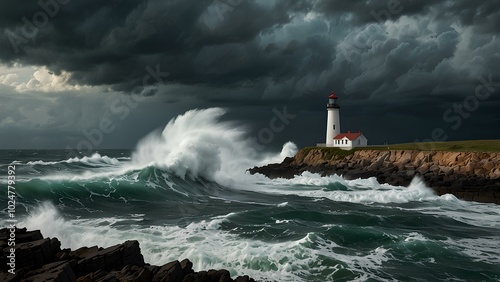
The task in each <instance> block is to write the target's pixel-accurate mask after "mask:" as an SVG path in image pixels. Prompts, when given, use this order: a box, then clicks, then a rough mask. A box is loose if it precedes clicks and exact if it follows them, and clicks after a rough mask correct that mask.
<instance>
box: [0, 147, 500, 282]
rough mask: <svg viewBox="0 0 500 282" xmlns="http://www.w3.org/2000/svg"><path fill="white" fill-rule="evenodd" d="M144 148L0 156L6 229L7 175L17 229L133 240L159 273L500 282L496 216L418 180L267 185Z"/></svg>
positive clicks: (90, 240) (73, 239)
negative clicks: (180, 263) (171, 268)
mask: <svg viewBox="0 0 500 282" xmlns="http://www.w3.org/2000/svg"><path fill="white" fill-rule="evenodd" d="M146 143H147V144H149V145H144V144H142V145H139V146H138V149H137V150H134V151H123V150H103V151H100V152H99V153H95V154H93V155H91V156H89V157H72V156H68V155H67V152H65V151H57V150H22V151H19V150H3V151H0V175H1V176H0V186H1V187H2V189H1V191H3V192H2V194H1V195H0V206H1V207H2V213H1V219H0V222H1V223H2V226H6V225H7V221H6V220H7V219H8V217H7V193H6V186H7V166H8V165H9V164H13V165H15V172H16V184H15V188H16V191H17V203H16V219H17V220H18V226H19V227H27V228H28V229H32V230H33V229H40V230H41V231H42V233H43V234H44V235H45V236H48V237H57V238H59V239H60V240H61V241H62V245H63V246H62V247H69V248H78V247H81V246H83V245H86V246H92V245H99V246H102V247H106V246H111V245H113V244H118V243H121V242H123V241H125V240H129V239H134V240H138V241H139V242H140V246H141V249H142V253H143V254H144V257H145V259H146V261H147V262H149V263H151V264H156V265H158V264H163V263H166V262H169V261H172V260H176V259H183V258H189V259H190V260H191V261H193V263H194V268H195V269H197V270H207V269H211V268H217V269H219V268H225V269H228V270H230V271H231V273H232V274H233V275H236V274H238V275H242V274H248V275H250V276H252V277H255V278H256V279H259V280H261V281H499V280H500V252H499V248H498V246H499V245H500V209H499V207H498V206H497V205H493V204H481V203H474V202H464V201H460V200H458V199H456V198H455V197H453V196H451V195H444V196H436V195H434V194H433V193H432V191H431V190H430V189H428V188H426V187H425V185H424V184H422V183H421V182H419V181H418V180H417V179H416V180H414V182H413V183H412V184H411V185H410V187H395V186H390V185H385V184H382V185H381V184H379V183H377V182H376V180H375V179H365V180H362V179H358V180H351V181H347V180H344V179H343V178H342V177H339V176H333V177H326V178H322V177H319V176H318V175H314V174H309V173H305V174H304V175H302V176H298V177H296V178H295V179H291V180H285V179H276V180H269V179H267V178H265V177H263V176H259V175H254V176H251V175H248V174H246V173H245V171H244V169H243V170H242V168H241V167H240V166H237V165H235V164H233V161H234V159H232V158H228V157H227V156H224V152H222V151H221V150H220V149H217V148H216V149H214V148H212V147H207V148H205V147H204V146H199V147H196V148H193V147H190V148H191V149H192V151H195V152H197V154H196V155H195V158H194V159H196V158H199V156H200V152H201V154H202V156H203V158H202V159H198V160H197V161H194V162H193V161H192V160H193V158H188V157H189V156H190V155H189V154H190V152H186V151H185V150H184V151H181V152H179V153H178V154H175V155H171V154H170V153H172V150H167V151H168V153H169V154H167V155H168V156H167V157H165V158H166V161H165V162H161V161H158V159H151V160H149V161H148V158H150V157H149V156H150V155H151V154H158V155H160V157H162V155H161V154H162V151H161V150H158V151H155V150H154V149H153V150H152V151H153V153H151V154H148V153H147V152H146V151H148V150H146V149H145V148H147V147H149V148H150V147H151V146H152V145H151V142H149V143H148V142H146ZM141 146H142V147H141ZM141 148H142V149H141ZM153 148H154V146H153ZM192 151H191V152H192ZM212 151H216V152H217V154H218V155H217V154H216V155H217V156H220V157H219V158H213V155H210V154H209V152H212ZM203 154H204V155H203ZM186 158H187V159H186ZM244 163H245V162H244ZM245 164H246V163H245Z"/></svg>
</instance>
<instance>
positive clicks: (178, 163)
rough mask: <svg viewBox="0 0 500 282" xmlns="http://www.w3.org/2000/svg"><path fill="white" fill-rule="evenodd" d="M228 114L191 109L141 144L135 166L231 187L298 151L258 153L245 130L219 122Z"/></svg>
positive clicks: (287, 148) (290, 148)
mask: <svg viewBox="0 0 500 282" xmlns="http://www.w3.org/2000/svg"><path fill="white" fill-rule="evenodd" d="M224 113H225V111H224V110H223V109H220V108H209V109H204V110H191V111H188V112H186V113H185V114H183V115H180V116H178V117H176V118H175V119H172V120H171V121H170V122H169V123H168V124H167V126H166V127H165V129H164V130H163V131H162V132H161V133H160V132H152V133H151V134H149V135H148V136H146V137H145V138H144V139H142V140H141V141H140V142H139V144H138V145H137V148H136V150H135V152H134V154H133V155H132V163H133V164H134V165H137V166H138V167H144V166H155V167H158V168H161V169H165V170H167V171H170V172H173V173H174V174H176V175H177V176H179V177H181V178H186V177H188V178H190V179H197V178H204V179H207V180H215V181H217V182H218V183H220V184H226V185H227V184H228V183H230V182H231V183H232V182H233V181H234V180H235V179H240V178H242V177H244V174H245V171H246V170H247V169H248V168H250V167H252V166H255V165H259V164H264V163H268V162H281V161H282V160H283V159H284V158H285V157H291V156H293V155H295V153H296V152H297V146H296V145H295V144H293V143H292V142H287V143H286V144H285V145H284V146H283V150H282V151H281V152H280V153H279V154H274V155H271V154H264V153H263V152H262V154H258V152H257V150H256V149H255V148H256V147H257V145H256V144H255V143H254V141H252V139H250V138H248V134H247V133H246V132H245V131H244V130H243V128H242V127H238V126H236V125H235V124H234V123H231V122H221V121H220V120H219V119H220V117H221V116H222V115H223V114H224Z"/></svg>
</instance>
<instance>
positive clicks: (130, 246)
mask: <svg viewBox="0 0 500 282" xmlns="http://www.w3.org/2000/svg"><path fill="white" fill-rule="evenodd" d="M12 236H13V235H12ZM12 236H11V230H9V229H1V230H0V245H1V247H2V255H1V258H2V259H1V267H0V268H1V270H2V271H1V273H0V281H37V282H38V281H39V282H42V281H47V282H48V281H58V282H65V281H81V282H90V281H138V282H141V281H165V282H167V281H170V282H176V281H179V282H198V281H199V282H202V281H203V282H212V281H214V282H230V281H236V282H250V281H254V280H253V279H252V278H249V277H248V276H239V277H237V278H236V279H235V280H233V279H231V275H230V274H229V271H227V270H224V269H222V270H209V271H199V272H195V271H194V270H193V269H192V267H193V263H192V262H190V261H189V260H188V259H185V260H183V261H181V262H179V261H173V262H169V263H167V264H165V265H163V266H155V265H149V264H146V263H144V258H143V256H142V254H141V250H140V248H139V242H137V241H126V242H125V243H123V244H119V245H116V246H112V247H109V248H99V247H97V246H94V247H82V248H80V249H78V250H74V251H72V250H70V249H62V250H61V248H60V247H61V242H60V241H59V240H58V239H57V238H43V236H42V234H41V233H40V231H38V230H36V231H26V229H16V230H15V247H14V246H10V245H9V242H12V240H11V241H9V239H10V238H12ZM11 248H15V252H14V259H13V258H12V253H11ZM12 267H15V270H13V271H12ZM12 272H15V274H12Z"/></svg>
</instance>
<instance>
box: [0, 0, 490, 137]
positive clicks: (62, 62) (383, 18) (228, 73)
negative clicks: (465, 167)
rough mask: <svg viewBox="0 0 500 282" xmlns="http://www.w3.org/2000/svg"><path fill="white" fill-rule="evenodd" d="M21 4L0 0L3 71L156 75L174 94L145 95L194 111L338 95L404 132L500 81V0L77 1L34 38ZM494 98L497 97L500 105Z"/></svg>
mask: <svg viewBox="0 0 500 282" xmlns="http://www.w3.org/2000/svg"><path fill="white" fill-rule="evenodd" d="M56 1H57V0H44V1H41V2H43V3H49V2H50V3H59V2H56ZM59 1H60V2H64V1H62V0H59ZM18 2H19V3H17V2H12V1H2V2H0V48H1V52H0V61H1V62H3V63H4V64H14V63H16V64H17V65H19V64H20V65H37V66H47V68H48V69H49V70H50V71H52V72H54V73H56V74H60V73H62V72H63V71H66V72H69V73H71V79H72V80H71V81H72V83H75V84H84V85H106V86H110V87H111V88H113V89H115V90H121V91H124V92H125V93H129V92H130V91H131V89H133V87H135V86H140V85H143V79H144V77H145V75H148V74H151V72H152V71H153V72H154V71H155V70H159V71H161V72H162V73H163V74H166V73H168V76H167V75H164V76H163V77H162V82H164V83H166V84H169V85H170V86H172V88H168V87H163V88H159V89H157V90H147V91H146V92H145V93H146V94H147V95H150V96H151V95H154V96H155V97H157V96H160V97H161V96H162V95H163V96H167V97H165V99H166V101H167V102H172V101H179V100H182V99H183V97H185V96H187V97H189V98H193V97H195V98H197V99H200V100H197V102H199V101H202V102H203V103H202V104H201V105H200V104H193V107H204V106H205V105H208V106H212V105H223V106H226V107H231V106H239V105H240V103H245V105H246V106H251V105H269V106H270V107H273V106H274V105H276V104H284V103H286V104H289V105H291V106H293V105H295V106H300V108H302V109H303V110H305V111H311V112H317V111H320V110H321V111H323V110H324V109H323V102H321V101H322V100H321V99H324V96H325V95H327V93H328V92H329V91H330V90H331V88H334V89H335V90H336V91H337V92H338V93H339V95H340V96H341V97H342V104H343V105H345V106H346V107H347V108H348V107H355V108H357V109H363V110H362V111H360V112H359V113H357V114H356V115H357V116H358V117H360V116H361V117H363V116H367V117H370V116H372V115H378V116H381V117H385V119H384V122H385V123H388V122H391V121H392V120H394V117H395V116H397V117H398V118H396V119H395V121H394V122H395V123H399V124H398V125H394V128H398V130H399V129H400V128H402V127H403V125H404V123H407V122H406V121H407V120H408V121H409V122H410V123H412V122H415V121H416V117H418V116H422V115H427V116H431V117H432V119H431V120H432V122H429V121H428V122H429V123H430V124H438V123H440V122H441V123H442V122H443V120H442V115H443V112H444V111H445V110H446V109H447V108H449V107H450V106H451V105H452V104H453V103H461V102H463V101H464V99H465V98H466V97H468V96H470V95H473V94H474V91H475V89H476V87H477V86H478V85H481V82H480V81H479V79H478V77H480V76H481V77H487V76H488V75H490V74H491V75H493V80H494V81H499V80H500V74H499V72H498V70H497V69H498V65H500V54H499V51H498V50H500V39H499V38H498V33H499V29H500V2H499V1H497V0H485V1H468V0H457V1H452V0H440V1H430V0H429V1H417V0H407V1H403V0H401V1H397V0H387V1H373V0H352V1H342V0H316V1H314V0H293V1H278V0H276V1H273V0H269V1H264V0H259V1H257V0H204V1H202V0H200V1H194V0H193V1H187V0H185V1H180V0H179V1H177V0H175V1H174V0H169V1H160V0H149V1H144V0H142V1H139V0H127V1H120V0H113V1H112V0H108V1H106V0H89V1H84V2H82V1H76V0H67V1H66V2H67V3H66V4H59V5H58V9H59V11H57V12H54V15H53V16H50V17H49V18H48V20H47V23H46V24H45V25H44V26H43V27H40V28H39V29H38V32H37V34H36V35H33V36H31V37H30V36H29V35H30V34H26V32H28V33H29V31H30V29H29V27H28V28H27V27H26V21H29V22H31V23H32V22H33V19H34V15H36V14H37V13H39V12H40V11H44V10H43V9H42V8H41V6H40V5H39V4H37V2H36V1H18ZM23 18H25V19H26V20H23ZM19 38H21V39H22V38H25V40H26V41H21V42H22V44H19V46H18V50H17V52H16V48H13V47H12V44H11V41H12V40H20V39H19ZM17 42H18V43H19V41H17ZM147 66H149V68H150V69H149V71H148V70H146V67H147ZM174 90H175V91H174ZM495 93H496V94H495V95H497V93H498V91H497V92H495ZM495 95H493V96H494V97H492V98H490V99H489V100H488V101H487V102H488V103H492V104H494V103H498V101H496V100H495V99H496V98H495V97H496V96H495ZM191 101H192V100H191ZM495 101H496V102H495ZM485 103H486V102H485ZM495 105H496V104H495ZM494 111H495V110H494V108H492V107H487V106H482V108H481V112H480V113H479V112H476V113H475V119H474V124H476V125H478V126H479V125H480V124H486V123H490V122H492V119H493V120H496V121H498V115H495V114H494ZM345 115H347V116H350V117H351V118H355V117H354V116H353V114H352V112H350V113H347V112H346V113H345ZM399 115H401V116H402V117H401V118H400V117H399ZM242 119H244V117H242ZM471 120H472V119H471ZM321 127H323V125H322V124H321ZM366 127H369V128H376V127H377V126H376V124H371V121H370V122H366ZM430 127H432V126H430ZM476 127H477V126H476ZM318 128H319V129H318V132H319V131H321V132H322V131H323V130H322V129H321V128H320V125H318ZM431 129H432V128H431ZM428 132H429V129H428V128H425V129H424V130H422V132H421V133H415V132H408V133H407V135H404V133H401V135H400V138H399V139H400V140H404V139H410V138H411V137H410V136H415V134H417V135H418V134H422V135H425V134H427V133H428ZM370 133H371V134H373V135H372V136H374V135H377V132H370ZM378 134H381V133H378ZM412 134H413V135H412ZM469 138H470V137H469ZM410 141H411V140H410Z"/></svg>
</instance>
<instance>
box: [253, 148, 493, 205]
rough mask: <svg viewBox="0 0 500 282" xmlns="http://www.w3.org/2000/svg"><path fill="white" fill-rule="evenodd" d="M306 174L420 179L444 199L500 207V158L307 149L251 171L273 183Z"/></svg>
mask: <svg viewBox="0 0 500 282" xmlns="http://www.w3.org/2000/svg"><path fill="white" fill-rule="evenodd" d="M304 171H309V172H313V173H319V174H321V175H323V176H327V175H333V174H337V175H341V176H343V177H345V178H346V179H356V178H370V177H376V178H377V180H378V182H380V183H388V184H391V185H401V186H408V185H409V184H410V183H411V181H412V180H413V178H414V177H417V176H418V177H421V178H422V179H423V181H424V182H425V183H426V184H427V185H428V186H429V187H431V188H432V189H433V190H434V191H435V192H436V193H437V194H438V195H443V194H453V195H455V196H456V197H457V198H459V199H463V200H468V201H476V202H484V203H496V204H500V153H483V152H442V151H437V152H436V151H434V152H424V151H413V150H369V149H367V150H358V151H355V152H353V153H352V154H345V153H342V154H336V153H332V150H329V148H305V149H302V150H300V151H299V152H298V153H297V154H296V155H295V156H294V157H293V158H286V159H285V160H284V161H283V162H282V163H279V164H269V165H266V166H263V167H254V168H251V169H249V172H250V173H251V174H255V173H260V174H263V175H265V176H267V177H269V178H278V177H280V178H293V177H294V176H295V175H300V174H301V173H303V172H304Z"/></svg>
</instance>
